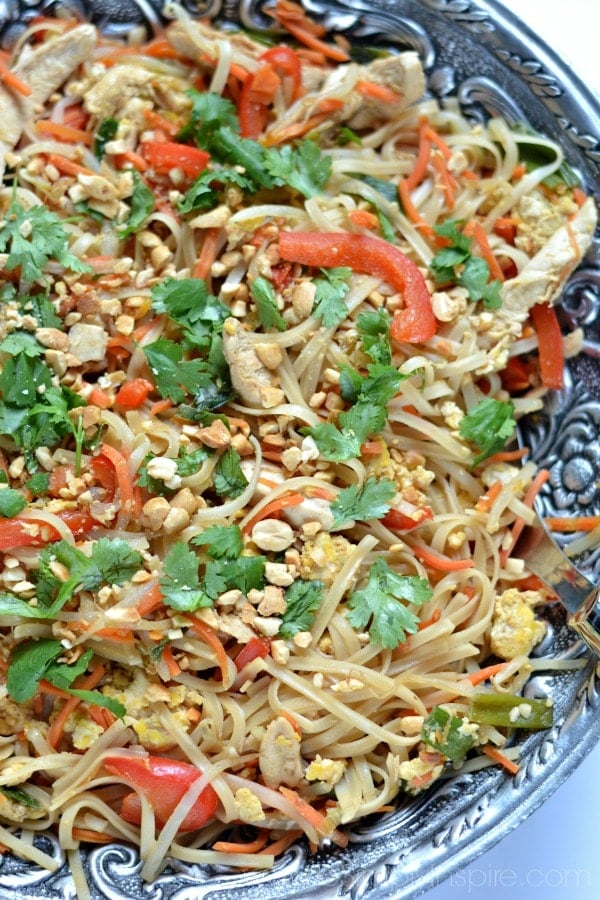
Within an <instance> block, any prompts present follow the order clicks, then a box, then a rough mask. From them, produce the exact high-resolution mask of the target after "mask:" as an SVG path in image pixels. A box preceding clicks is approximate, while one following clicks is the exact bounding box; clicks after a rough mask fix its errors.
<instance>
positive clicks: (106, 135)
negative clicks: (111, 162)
mask: <svg viewBox="0 0 600 900" xmlns="http://www.w3.org/2000/svg"><path fill="white" fill-rule="evenodd" d="M118 127H119V123H118V121H117V120H116V119H104V120H103V121H102V122H100V124H99V126H98V130H97V131H96V137H95V139H94V156H97V157H98V159H102V157H103V156H104V154H105V152H106V145H107V144H108V142H109V141H112V140H113V138H114V136H115V135H116V133H117V129H118Z"/></svg>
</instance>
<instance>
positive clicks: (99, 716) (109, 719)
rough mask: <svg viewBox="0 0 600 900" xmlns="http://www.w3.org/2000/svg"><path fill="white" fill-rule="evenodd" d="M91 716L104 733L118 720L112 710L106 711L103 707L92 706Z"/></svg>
mask: <svg viewBox="0 0 600 900" xmlns="http://www.w3.org/2000/svg"><path fill="white" fill-rule="evenodd" d="M90 716H91V718H92V719H93V720H94V722H95V723H96V725H99V726H100V728H103V729H104V731H106V729H107V728H110V726H111V725H112V723H113V722H114V721H115V720H116V718H117V717H116V716H115V715H114V714H113V713H111V711H110V709H106V708H105V707H103V706H90Z"/></svg>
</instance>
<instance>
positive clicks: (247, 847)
mask: <svg viewBox="0 0 600 900" xmlns="http://www.w3.org/2000/svg"><path fill="white" fill-rule="evenodd" d="M268 840H269V835H268V832H263V833H262V834H259V835H258V837H257V838H255V839H254V840H253V841H248V843H247V844H243V843H241V842H237V841H216V842H215V843H214V844H213V845H212V848H211V849H212V850H216V851H217V852H218V853H258V851H259V850H262V849H263V847H264V846H265V844H266V843H267V841H268Z"/></svg>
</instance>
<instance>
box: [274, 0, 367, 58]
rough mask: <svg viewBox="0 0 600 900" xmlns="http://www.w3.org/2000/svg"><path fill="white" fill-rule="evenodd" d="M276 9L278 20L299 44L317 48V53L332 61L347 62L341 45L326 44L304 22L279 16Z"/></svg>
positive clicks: (311, 48) (346, 55)
mask: <svg viewBox="0 0 600 900" xmlns="http://www.w3.org/2000/svg"><path fill="white" fill-rule="evenodd" d="M280 5H281V4H278V8H277V10H276V16H277V18H278V19H279V22H280V24H281V25H283V27H284V28H285V29H286V31H289V33H290V34H291V35H292V36H293V37H295V38H296V40H297V41H298V42H299V43H300V44H304V45H305V46H306V47H308V48H309V49H310V50H317V51H318V52H319V53H322V54H323V56H324V57H325V58H326V59H332V60H334V62H348V60H349V59H350V57H349V56H348V54H347V53H346V51H345V50H342V49H341V47H337V46H336V45H335V44H328V43H327V42H326V41H322V40H321V39H320V38H318V37H316V36H315V34H313V33H312V32H311V31H310V30H309V29H308V28H307V27H306V22H305V21H302V23H300V22H295V21H293V20H291V19H288V18H285V17H283V18H282V17H281V15H280V14H279V6H280Z"/></svg>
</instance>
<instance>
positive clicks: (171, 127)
mask: <svg viewBox="0 0 600 900" xmlns="http://www.w3.org/2000/svg"><path fill="white" fill-rule="evenodd" d="M143 116H144V118H145V120H146V122H147V123H148V125H151V126H152V128H160V129H161V130H162V131H164V132H165V133H166V134H168V135H169V137H175V135H176V134H177V132H178V131H179V128H178V127H177V125H176V124H175V122H171V121H170V119H166V118H165V117H164V116H161V115H160V114H159V113H157V112H155V111H154V110H153V109H145V110H144V111H143Z"/></svg>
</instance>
